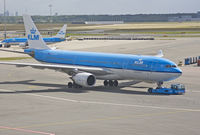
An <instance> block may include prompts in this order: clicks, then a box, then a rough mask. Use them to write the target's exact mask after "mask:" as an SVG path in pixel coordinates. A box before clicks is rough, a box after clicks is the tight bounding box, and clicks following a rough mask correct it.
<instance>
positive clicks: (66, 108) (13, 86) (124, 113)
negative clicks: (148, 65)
mask: <svg viewBox="0 0 200 135" xmlns="http://www.w3.org/2000/svg"><path fill="white" fill-rule="evenodd" d="M199 43H200V39H199V38H177V39H170V40H153V41H68V42H62V43H57V44H56V45H51V46H56V47H57V48H58V49H62V50H78V51H95V52H109V53H129V54H144V55H155V54H156V53H157V51H158V50H160V49H162V50H163V52H164V55H165V56H164V57H165V58H168V59H171V60H172V61H175V62H178V61H180V60H181V61H183V60H184V58H186V57H194V56H199V55H200V54H199V49H200V46H199ZM10 50H18V51H22V50H21V49H18V48H17V47H13V48H10ZM5 56H9V57H22V56H21V54H19V56H18V55H17V54H15V55H14V56H13V53H11V52H9V53H7V52H1V53H0V57H5ZM24 56H26V55H24ZM24 56H23V57H24ZM11 62H16V61H11ZM17 62H31V63H33V62H34V63H37V61H35V60H33V59H24V60H17ZM181 69H182V70H183V75H182V76H181V77H180V78H178V79H176V80H174V81H171V82H166V83H165V84H164V85H165V86H168V87H169V86H170V84H171V83H183V84H185V86H186V93H185V94H184V95H155V94H149V93H147V89H148V88H149V87H156V85H155V84H148V83H139V84H137V85H131V86H128V84H129V81H120V87H119V88H109V87H107V88H105V87H103V82H102V81H97V85H96V86H95V87H93V88H82V89H69V88H67V83H68V81H70V79H69V76H68V75H67V74H64V73H60V72H56V71H54V70H48V69H45V70H38V69H33V68H30V67H25V68H16V67H15V66H7V65H0V135H72V134H73V135H94V134H95V135H102V134H104V135H122V134H123V135H132V134H135V135H147V134H148V135H175V134H176V135H188V134H192V135H198V134H199V132H200V128H199V125H200V117H199V116H200V89H199V88H200V83H199V78H200V69H199V67H197V66H195V65H191V66H183V67H181Z"/></svg>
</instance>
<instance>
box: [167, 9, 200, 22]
mask: <svg viewBox="0 0 200 135" xmlns="http://www.w3.org/2000/svg"><path fill="white" fill-rule="evenodd" d="M168 21H169V22H189V21H200V11H198V12H197V13H196V15H195V16H192V15H182V16H174V17H168Z"/></svg>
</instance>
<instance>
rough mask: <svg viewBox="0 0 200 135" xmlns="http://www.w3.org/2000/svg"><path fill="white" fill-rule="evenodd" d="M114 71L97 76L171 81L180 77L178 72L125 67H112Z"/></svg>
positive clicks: (106, 78)
mask: <svg viewBox="0 0 200 135" xmlns="http://www.w3.org/2000/svg"><path fill="white" fill-rule="evenodd" d="M110 70H111V71H112V72H113V73H112V74H108V75H103V76H97V79H101V80H138V81H150V82H160V81H170V80H173V79H176V78H177V77H179V76H180V75H179V74H176V73H166V72H165V73H164V72H150V71H137V70H124V69H110Z"/></svg>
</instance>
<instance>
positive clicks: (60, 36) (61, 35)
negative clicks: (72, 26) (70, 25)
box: [55, 24, 67, 38]
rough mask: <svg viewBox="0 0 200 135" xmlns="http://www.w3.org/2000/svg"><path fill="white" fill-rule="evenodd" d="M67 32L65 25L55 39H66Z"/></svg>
mask: <svg viewBox="0 0 200 135" xmlns="http://www.w3.org/2000/svg"><path fill="white" fill-rule="evenodd" d="M66 30H67V24H65V25H64V26H63V27H62V28H61V29H60V31H59V32H58V33H57V35H56V36H55V37H58V38H65V35H66Z"/></svg>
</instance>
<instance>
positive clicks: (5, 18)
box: [4, 0, 7, 39]
mask: <svg viewBox="0 0 200 135" xmlns="http://www.w3.org/2000/svg"><path fill="white" fill-rule="evenodd" d="M6 35H7V34H6V0H4V39H6V37H7V36H6Z"/></svg>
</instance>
